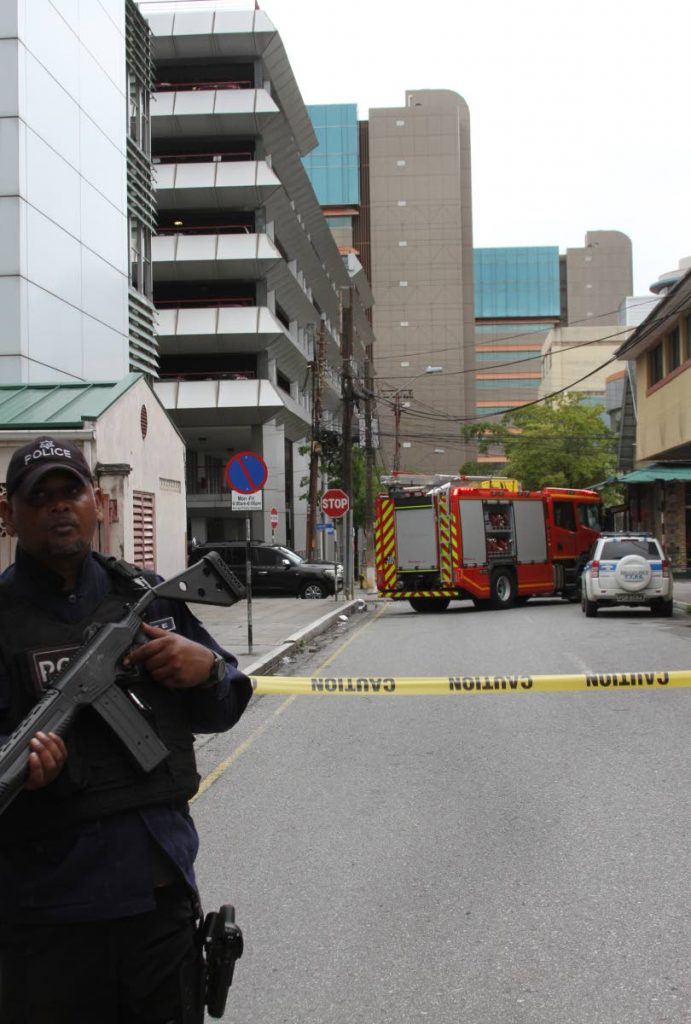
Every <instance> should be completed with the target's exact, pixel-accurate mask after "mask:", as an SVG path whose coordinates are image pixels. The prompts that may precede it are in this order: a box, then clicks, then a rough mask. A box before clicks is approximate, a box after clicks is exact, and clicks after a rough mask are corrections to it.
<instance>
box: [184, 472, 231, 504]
mask: <svg viewBox="0 0 691 1024" xmlns="http://www.w3.org/2000/svg"><path fill="white" fill-rule="evenodd" d="M185 484H186V487H187V493H188V494H227V495H228V499H230V490H229V488H228V485H227V484H226V482H225V473H224V469H223V467H222V466H206V467H204V466H202V467H200V468H199V469H197V470H196V471H195V470H192V471H189V470H188V472H187V476H186V479H185Z"/></svg>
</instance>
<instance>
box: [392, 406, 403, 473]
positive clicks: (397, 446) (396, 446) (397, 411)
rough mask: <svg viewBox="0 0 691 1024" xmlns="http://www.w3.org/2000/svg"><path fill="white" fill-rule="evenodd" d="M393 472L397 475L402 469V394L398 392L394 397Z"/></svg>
mask: <svg viewBox="0 0 691 1024" xmlns="http://www.w3.org/2000/svg"><path fill="white" fill-rule="evenodd" d="M393 423H394V428H393V430H394V435H393V436H394V442H393V471H394V473H397V472H398V470H399V469H400V468H401V392H400V391H397V392H396V394H395V395H394V396H393Z"/></svg>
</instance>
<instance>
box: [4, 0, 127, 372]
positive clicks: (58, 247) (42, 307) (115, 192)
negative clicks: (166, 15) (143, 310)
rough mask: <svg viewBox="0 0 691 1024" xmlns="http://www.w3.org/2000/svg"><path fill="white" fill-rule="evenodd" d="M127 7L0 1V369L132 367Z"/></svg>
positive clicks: (95, 1) (105, 1) (57, 0)
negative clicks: (129, 364) (127, 154)
mask: <svg viewBox="0 0 691 1024" xmlns="http://www.w3.org/2000/svg"><path fill="white" fill-rule="evenodd" d="M126 89H127V82H126V65H125V5H124V3H123V2H122V0H89V2H88V3H79V4H77V3H75V2H74V0H2V3H1V4H0V308H2V309H3V317H2V321H1V322H0V379H2V380H4V381H9V380H12V381H18V382H23V383H24V382H45V381H51V380H56V381H58V380H70V379H74V378H77V379H82V380H88V379H90V380H113V379H115V378H119V377H122V376H124V375H125V374H126V373H127V369H128V305H127V292H128V253H127V246H128V242H127V179H126V130H127V95H126Z"/></svg>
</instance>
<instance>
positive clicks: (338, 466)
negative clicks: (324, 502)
mask: <svg viewBox="0 0 691 1024" xmlns="http://www.w3.org/2000/svg"><path fill="white" fill-rule="evenodd" d="M343 444H344V441H343V437H342V435H341V434H339V433H337V432H336V431H333V430H322V432H321V436H320V445H321V453H320V462H321V471H322V473H323V474H324V476H325V477H326V479H327V481H328V485H329V487H342V486H343ZM308 450H309V449H308V447H305V448H301V449H300V451H301V452H306V451H308ZM352 460H353V461H352V477H353V494H350V495H349V498H350V507H351V508H352V510H353V523H354V526H355V527H356V529H357V528H358V527H362V526H363V524H364V522H365V520H366V518H367V517H366V515H365V500H366V493H367V492H366V477H367V458H366V453H365V450H364V448H360V447H359V445H353V454H352ZM300 484H301V486H306V485H307V478H303V479H302V480H301V481H300ZM373 487H374V493H375V494H376V493H377V488H378V487H379V476H378V474H376V471H375V475H374V479H373ZM318 497H319V498H321V494H319V495H318Z"/></svg>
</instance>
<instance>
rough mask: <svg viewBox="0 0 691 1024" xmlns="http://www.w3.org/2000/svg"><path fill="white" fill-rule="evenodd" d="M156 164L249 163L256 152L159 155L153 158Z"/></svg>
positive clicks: (235, 151) (249, 150)
mask: <svg viewBox="0 0 691 1024" xmlns="http://www.w3.org/2000/svg"><path fill="white" fill-rule="evenodd" d="M151 160H152V163H154V164H220V163H231V162H236V163H247V162H248V161H251V160H254V152H253V151H252V150H251V149H247V150H242V151H238V150H234V151H233V152H228V151H227V150H221V151H220V152H219V150H216V151H215V152H213V153H159V154H158V156H154V157H152V158H151Z"/></svg>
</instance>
